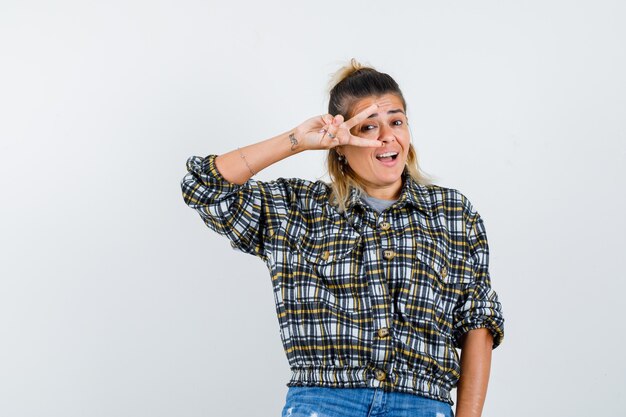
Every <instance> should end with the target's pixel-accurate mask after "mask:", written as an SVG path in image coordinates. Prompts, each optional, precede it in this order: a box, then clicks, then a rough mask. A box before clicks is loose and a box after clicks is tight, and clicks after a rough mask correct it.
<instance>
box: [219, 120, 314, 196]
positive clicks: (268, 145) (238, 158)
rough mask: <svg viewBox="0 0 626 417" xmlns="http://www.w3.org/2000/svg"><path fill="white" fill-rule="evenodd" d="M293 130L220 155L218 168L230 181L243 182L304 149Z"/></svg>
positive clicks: (234, 182)
mask: <svg viewBox="0 0 626 417" xmlns="http://www.w3.org/2000/svg"><path fill="white" fill-rule="evenodd" d="M293 132H294V131H293V130H291V131H289V132H286V133H282V134H280V135H278V136H275V137H273V138H271V139H267V140H264V141H262V142H258V143H255V144H252V145H248V146H244V147H242V148H240V149H235V150H233V151H230V152H228V153H225V154H223V155H220V156H218V157H217V158H216V159H215V164H216V166H217V169H218V170H219V172H220V173H221V174H222V176H223V177H224V178H225V179H226V180H227V181H228V182H230V183H233V184H243V183H245V182H246V181H248V179H250V177H252V175H253V174H256V173H258V172H259V171H261V170H263V169H265V168H267V167H268V166H270V165H272V164H274V163H276V162H278V161H280V160H282V159H285V158H287V157H288V156H291V155H295V154H296V153H299V152H301V151H302V150H303V147H302V144H301V143H300V141H299V140H298V139H297V138H296V136H295V135H293ZM290 135H291V137H290Z"/></svg>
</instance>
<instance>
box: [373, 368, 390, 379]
mask: <svg viewBox="0 0 626 417" xmlns="http://www.w3.org/2000/svg"><path fill="white" fill-rule="evenodd" d="M374 374H375V376H376V379H377V380H379V381H384V380H385V378H386V377H387V375H386V374H385V372H384V371H381V370H380V369H377V370H376V372H375V373H374Z"/></svg>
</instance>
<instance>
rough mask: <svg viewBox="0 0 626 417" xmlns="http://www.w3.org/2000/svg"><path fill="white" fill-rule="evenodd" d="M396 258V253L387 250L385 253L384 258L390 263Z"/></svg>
mask: <svg viewBox="0 0 626 417" xmlns="http://www.w3.org/2000/svg"><path fill="white" fill-rule="evenodd" d="M395 256H396V253H395V252H394V251H392V250H391V249H385V250H384V251H383V258H385V259H386V260H388V261H390V260H392V259H393V258H394V257H395Z"/></svg>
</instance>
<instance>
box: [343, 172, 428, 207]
mask: <svg viewBox="0 0 626 417" xmlns="http://www.w3.org/2000/svg"><path fill="white" fill-rule="evenodd" d="M405 204H410V205H412V206H413V207H415V208H417V209H418V210H420V211H421V212H423V213H424V214H425V215H427V216H430V215H431V214H432V210H433V203H432V200H431V198H430V194H429V192H428V188H427V186H425V185H422V184H418V183H417V182H415V180H414V179H413V178H411V176H410V175H408V174H406V173H404V174H403V175H402V191H401V192H400V198H399V199H398V201H397V202H396V204H394V205H393V206H392V207H398V208H400V207H404V205H405ZM355 205H363V201H362V200H361V197H360V191H359V190H358V189H357V188H352V189H350V195H349V197H348V201H347V203H346V208H348V209H350V208H352V207H353V206H355Z"/></svg>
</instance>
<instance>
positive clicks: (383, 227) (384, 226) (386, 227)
mask: <svg viewBox="0 0 626 417" xmlns="http://www.w3.org/2000/svg"><path fill="white" fill-rule="evenodd" d="M378 226H379V227H380V229H381V230H389V229H391V223H389V222H381V223H380V224H379V225H378Z"/></svg>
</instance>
